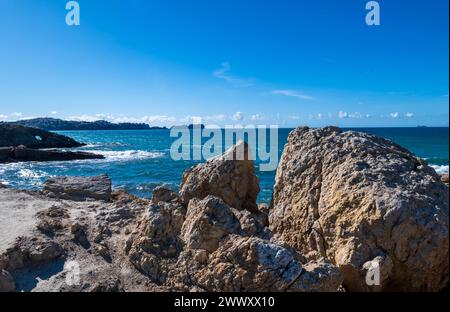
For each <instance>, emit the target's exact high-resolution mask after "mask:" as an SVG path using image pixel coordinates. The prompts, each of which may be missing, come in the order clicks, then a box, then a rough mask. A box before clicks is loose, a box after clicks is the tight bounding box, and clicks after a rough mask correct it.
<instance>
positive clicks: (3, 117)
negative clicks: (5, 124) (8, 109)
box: [0, 114, 8, 120]
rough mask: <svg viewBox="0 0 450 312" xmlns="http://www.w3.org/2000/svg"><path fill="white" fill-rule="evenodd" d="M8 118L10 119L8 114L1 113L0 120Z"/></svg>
mask: <svg viewBox="0 0 450 312" xmlns="http://www.w3.org/2000/svg"><path fill="white" fill-rule="evenodd" d="M6 119H8V116H6V115H2V114H0V120H6Z"/></svg>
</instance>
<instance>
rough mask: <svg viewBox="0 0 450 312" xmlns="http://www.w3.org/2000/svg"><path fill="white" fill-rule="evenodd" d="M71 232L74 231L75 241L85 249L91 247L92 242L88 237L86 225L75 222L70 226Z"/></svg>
mask: <svg viewBox="0 0 450 312" xmlns="http://www.w3.org/2000/svg"><path fill="white" fill-rule="evenodd" d="M70 232H71V233H72V238H73V241H74V242H75V243H77V244H79V245H80V246H82V247H83V248H85V249H89V248H90V247H91V243H90V242H89V239H88V234H87V226H86V225H83V224H80V223H78V222H75V223H74V224H72V226H71V227H70Z"/></svg>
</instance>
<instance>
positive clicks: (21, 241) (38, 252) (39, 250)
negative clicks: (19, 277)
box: [1, 237, 64, 272]
mask: <svg viewBox="0 0 450 312" xmlns="http://www.w3.org/2000/svg"><path fill="white" fill-rule="evenodd" d="M63 253H64V250H63V248H62V247H61V245H59V244H58V243H57V242H55V241H53V240H49V239H46V238H42V237H19V238H18V239H17V240H16V242H15V243H14V244H13V245H12V246H11V247H9V248H8V249H6V251H5V253H3V254H2V255H1V259H2V263H3V265H2V266H3V267H4V268H5V269H6V270H8V271H11V272H12V271H14V270H18V269H22V268H25V267H32V266H35V265H39V264H42V263H47V262H49V261H52V260H54V259H56V258H59V257H60V256H62V255H63Z"/></svg>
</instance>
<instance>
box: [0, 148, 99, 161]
mask: <svg viewBox="0 0 450 312" xmlns="http://www.w3.org/2000/svg"><path fill="white" fill-rule="evenodd" d="M104 158H105V157H104V156H103V155H97V154H93V153H86V152H70V151H61V150H39V149H33V148H28V147H25V146H23V145H20V146H17V147H2V148H0V163H8V162H19V161H42V162H46V161H69V160H84V159H104Z"/></svg>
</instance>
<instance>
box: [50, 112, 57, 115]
mask: <svg viewBox="0 0 450 312" xmlns="http://www.w3.org/2000/svg"><path fill="white" fill-rule="evenodd" d="M50 114H52V115H58V112H57V111H53V112H50Z"/></svg>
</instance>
